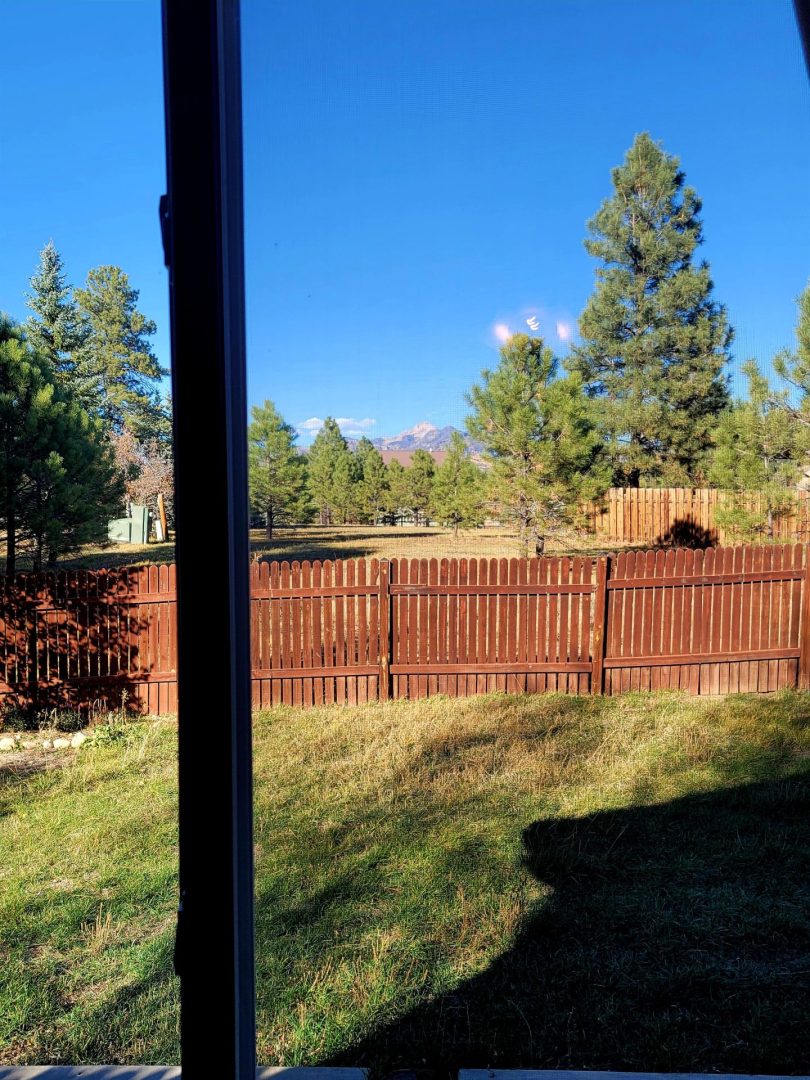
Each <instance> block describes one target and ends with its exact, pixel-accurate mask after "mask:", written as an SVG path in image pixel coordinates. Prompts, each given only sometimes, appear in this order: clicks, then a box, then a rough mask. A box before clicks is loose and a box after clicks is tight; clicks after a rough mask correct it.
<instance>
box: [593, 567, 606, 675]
mask: <svg viewBox="0 0 810 1080" xmlns="http://www.w3.org/2000/svg"><path fill="white" fill-rule="evenodd" d="M609 563H610V556H609V555H599V556H597V559H596V590H595V592H594V594H593V602H594V609H593V646H592V649H591V662H592V667H591V693H592V694H603V693H604V692H605V618H606V615H607V595H608V590H607V579H608V566H609Z"/></svg>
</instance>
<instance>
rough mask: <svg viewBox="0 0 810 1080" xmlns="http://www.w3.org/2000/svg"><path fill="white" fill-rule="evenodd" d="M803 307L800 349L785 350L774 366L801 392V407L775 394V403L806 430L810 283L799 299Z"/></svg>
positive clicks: (799, 325)
mask: <svg viewBox="0 0 810 1080" xmlns="http://www.w3.org/2000/svg"><path fill="white" fill-rule="evenodd" d="M797 304H798V308H799V317H798V322H797V323H796V348H795V349H785V350H784V351H783V352H780V353H779V354H778V355H777V356H775V357H774V361H773V366H774V369H775V370H776V374H777V375H778V376H779V377H780V378H781V379H783V380H784V381H785V382H786V383H788V384H789V385H790V386H791V387H793V391H794V394H795V391H797V390H798V392H799V401H798V404H793V402H792V401H791V397H790V395H789V394H787V393H782V394H778V395H771V400H772V401H773V403H774V404H775V405H777V406H778V407H779V408H781V409H783V410H784V411H786V412H789V413H790V414H791V415H792V416H793V418H794V419H795V420H797V421H798V422H799V423H800V424H801V425H802V426H803V427H807V428H810V284H808V285H807V286H805V288H804V291H803V292H802V293H801V294H800V295H799V298H798V300H797Z"/></svg>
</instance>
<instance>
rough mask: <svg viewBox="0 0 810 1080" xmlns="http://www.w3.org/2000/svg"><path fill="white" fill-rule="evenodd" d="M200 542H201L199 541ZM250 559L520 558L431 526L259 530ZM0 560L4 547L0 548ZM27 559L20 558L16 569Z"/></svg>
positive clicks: (108, 558) (481, 532)
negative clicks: (268, 532) (272, 534)
mask: <svg viewBox="0 0 810 1080" xmlns="http://www.w3.org/2000/svg"><path fill="white" fill-rule="evenodd" d="M202 542H203V543H204V542H205V541H204V539H203V540H202ZM250 547H251V556H252V558H254V559H262V560H269V561H281V560H284V559H286V560H288V561H293V560H295V559H297V560H299V561H301V560H304V559H310V560H313V559H397V558H414V559H439V558H454V559H461V558H466V559H473V558H512V557H516V556H518V555H519V554H520V550H519V545H518V539H517V536H516V535H515V533H514V532H512V531H510V530H509V529H502V528H500V527H495V526H492V527H486V528H482V529H468V530H460V531H459V533H458V534H457V535H456V534H454V533H453V531H452V529H442V528H438V527H434V526H430V527H427V528H426V527H423V526H420V527H418V528H417V527H415V526H393V527H388V526H376V525H374V526H372V525H345V526H330V527H325V526H317V525H311V526H300V527H294V528H289V529H281V530H277V532H276V536H275V537H274V538H273V540H267V538H266V537H265V534H264V531H263V530H262V529H254V530H252V532H251V534H250ZM603 550H604V548H602V547H599V546H598V545H596V542H595V540H594V538H593V537H592V536H587V535H578V534H576V533H570V534H568V535H566V536H564V537H560V538H557V539H554V540H551V541H549V544H548V547H547V551H548V553H549V554H565V553H567V554H583V555H585V554H593V553H596V552H600V551H603ZM0 557H2V547H0ZM173 559H174V544H173V543H165V544H145V545H140V544H122V545H115V546H112V545H107V546H103V547H87V548H84V549H83V550H82V551H81V552H79V553H78V554H76V555H75V556H72V557H70V558H65V559H62V560H60V562H59V564H58V569H61V570H65V569H84V570H100V569H106V568H113V567H117V566H135V565H138V564H142V563H167V562H172V560H173ZM29 568H30V561H27V560H26V559H25V558H24V557H23V558H21V559H20V560H19V569H20V570H26V569H29Z"/></svg>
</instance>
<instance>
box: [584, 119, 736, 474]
mask: <svg viewBox="0 0 810 1080" xmlns="http://www.w3.org/2000/svg"><path fill="white" fill-rule="evenodd" d="M612 179H613V195H612V196H611V197H610V198H608V199H606V200H605V202H604V203H603V204H602V206H601V207H600V209H599V211H598V213H597V214H596V215H595V217H593V218H592V219H591V221H589V222H588V230H589V233H590V236H589V238H588V239H587V240H586V241H585V248H586V250H587V251H588V253H589V254H590V255H593V256H594V258H596V259H598V260H599V262H600V263H601V265H600V266H599V268H598V269H597V271H596V288H595V291H594V293H593V295H592V296H591V298H590V300H589V301H588V303H587V305H586V307H585V310H584V312H583V314H582V316H581V318H580V321H579V330H580V337H581V343H580V345H579V346H577V347H576V348H575V349H574V350H573V356H572V359H571V366H572V368H573V369H574V370H575V371H577V372H578V373H579V374H580V375H581V377H582V380H583V382H584V384H585V387H586V389H587V391H588V393H589V394H591V395H593V396H596V397H598V398H599V399H600V401H599V413H598V415H599V422H600V426H601V428H602V431H603V434H604V438H605V440H606V442H607V446H608V452H609V455H610V459H611V463H612V466H613V470H614V479H615V482H616V483H621V484H628V485H631V486H638V485H639V483H640V482H641V481H642V480H644V481H652V482H655V481H666V482H669V483H673V484H680V483H690V482H696V481H698V480H700V479H701V477H702V470H703V466H704V462H705V454H706V450H707V448H708V447H710V446H711V442H712V438H713V433H714V430H715V427H716V425H717V421H718V419H719V417H720V415H721V413H722V412H723V410H724V409H725V408H726V407H727V406H728V400H729V399H728V387H727V379H726V377H725V375H724V370H723V369H724V365H725V364H726V362H727V360H728V358H729V354H728V349H729V345H730V344H731V339H732V331H731V328H730V327H729V325H728V321H727V319H726V312H725V309H724V308H723V307H722V306H721V305H719V304H717V303H716V302H715V301H714V300H713V298H712V292H713V284H712V281H711V278H710V276H709V267H708V264H707V263H706V262H705V261H701V262H698V263H696V262H694V256H695V252H696V250H697V248H698V246H699V244H700V243H701V242H702V240H703V228H702V223H701V220H700V216H699V215H700V210H701V203H700V199H699V198H698V197H697V195H696V193H695V192H694V191H693V190H692V188H690V187H686V186H685V177H684V174H683V172H682V171H681V169H680V165H679V162H678V159H677V158H676V157H672V156H671V155H669V154H666V153H665V152H664V151H663V150H662V149H661V147H660V146H659V145H658V144H657V143H655V142H653V140H652V139H651V138H650V136H649V135H648V134H646V133H645V134H641V135H637V136H636V139H635V141H634V142H633V145H632V147H631V148H630V150H629V151H628V153H627V156H626V158H625V161H624V164H623V165H621V166H619V167H618V168H616V169H614V170H613V176H612Z"/></svg>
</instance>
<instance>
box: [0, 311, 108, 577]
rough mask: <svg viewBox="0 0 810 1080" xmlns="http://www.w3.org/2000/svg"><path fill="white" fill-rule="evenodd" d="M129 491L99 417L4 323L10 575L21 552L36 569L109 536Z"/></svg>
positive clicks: (3, 445) (2, 394)
mask: <svg viewBox="0 0 810 1080" xmlns="http://www.w3.org/2000/svg"><path fill="white" fill-rule="evenodd" d="M122 494H123V492H122V487H121V484H120V481H119V480H118V478H117V474H116V470H115V464H114V460H113V455H112V450H111V447H110V446H109V443H108V441H107V439H106V437H105V434H104V432H103V431H102V429H101V426H100V424H99V423H98V421H97V420H96V419H94V418H93V417H91V416H90V415H89V414H88V413H87V412H85V410H84V409H82V408H81V406H80V405H79V403H78V402H77V401H76V400H75V399H74V398H73V397H72V396H71V395H70V394H69V393H68V392H67V391H66V390H65V389H64V388H63V387H61V386H58V385H57V384H56V382H55V381H54V372H53V368H52V366H51V364H50V362H49V361H48V360H46V359H45V358H44V357H41V356H40V355H39V354H38V353H36V352H35V351H34V350H33V349H32V348H31V346H30V344H29V343H28V342H27V341H26V340H25V337H24V335H23V333H22V331H21V330H20V328H18V327H15V326H13V325H12V324H11V323H10V322H8V321H4V322H3V323H2V325H0V525H2V527H3V528H4V529H5V532H6V573H7V574H13V573H14V572H15V570H16V560H17V554H18V549H19V548H20V547H22V546H25V547H28V548H30V549H31V550H32V553H33V558H34V566H35V568H39V567H40V566H41V564H42V562H43V559H44V558H45V557H47V559H48V561H49V562H53V561H54V560H55V559H56V557H57V556H58V555H59V554H60V553H62V552H65V551H71V550H75V549H76V548H77V547H79V546H81V545H82V544H85V543H89V542H90V541H92V540H101V539H103V538H104V537H105V536H106V528H107V521H108V520H109V518H111V517H113V516H114V514H115V512H116V510H117V509H118V508H119V506H120V503H121V498H122Z"/></svg>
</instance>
